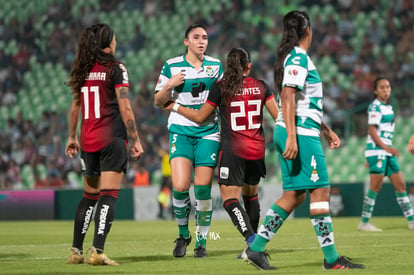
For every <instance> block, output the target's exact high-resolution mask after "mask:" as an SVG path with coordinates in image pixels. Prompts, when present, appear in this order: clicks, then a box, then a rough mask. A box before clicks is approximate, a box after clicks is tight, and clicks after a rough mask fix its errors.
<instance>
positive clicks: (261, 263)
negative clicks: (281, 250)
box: [241, 247, 277, 270]
mask: <svg viewBox="0 0 414 275" xmlns="http://www.w3.org/2000/svg"><path fill="white" fill-rule="evenodd" d="M241 257H242V259H243V261H244V262H248V263H249V264H252V265H253V266H255V267H256V268H257V269H259V270H273V269H277V267H275V266H270V265H269V260H268V258H270V256H269V254H267V253H266V252H256V251H253V250H251V249H250V247H247V248H246V249H245V250H243V252H242V256H241Z"/></svg>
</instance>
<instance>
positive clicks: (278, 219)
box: [250, 204, 289, 252]
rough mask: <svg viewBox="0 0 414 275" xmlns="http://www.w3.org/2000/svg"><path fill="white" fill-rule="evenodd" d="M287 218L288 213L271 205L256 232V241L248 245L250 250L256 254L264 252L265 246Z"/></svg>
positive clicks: (275, 205)
mask: <svg viewBox="0 0 414 275" xmlns="http://www.w3.org/2000/svg"><path fill="white" fill-rule="evenodd" d="M288 216H289V213H287V212H286V211H285V210H284V209H283V208H281V207H280V206H278V205H277V204H273V205H272V207H270V209H269V210H268V211H267V213H266V218H265V220H264V222H263V224H262V225H261V226H260V228H259V230H258V231H257V236H256V239H254V241H253V243H252V244H251V245H250V249H251V250H253V251H256V252H262V251H264V248H265V246H266V244H267V243H268V242H269V241H270V240H271V239H272V238H273V235H274V234H275V233H276V232H277V231H278V230H279V228H280V227H281V226H282V224H283V222H284V221H285V220H286V219H287V217H288Z"/></svg>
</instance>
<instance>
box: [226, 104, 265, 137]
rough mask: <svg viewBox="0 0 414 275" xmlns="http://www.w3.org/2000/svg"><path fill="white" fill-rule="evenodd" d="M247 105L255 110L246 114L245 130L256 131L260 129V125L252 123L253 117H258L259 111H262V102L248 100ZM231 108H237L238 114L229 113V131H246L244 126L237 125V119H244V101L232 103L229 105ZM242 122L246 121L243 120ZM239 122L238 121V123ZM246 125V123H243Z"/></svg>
mask: <svg viewBox="0 0 414 275" xmlns="http://www.w3.org/2000/svg"><path fill="white" fill-rule="evenodd" d="M246 103H247V105H250V106H255V107H256V108H255V109H254V110H252V111H248V112H247V129H249V130H250V129H258V128H260V123H254V122H253V117H255V116H260V110H261V109H262V108H261V107H262V101H261V100H249V101H247V102H246ZM230 106H231V107H238V108H239V111H238V112H231V114H230V118H231V129H232V130H233V131H244V130H246V125H240V124H239V125H237V118H241V117H242V118H246V108H245V101H232V102H231V103H230ZM242 121H246V120H245V119H243V120H242ZM239 122H240V121H239ZM245 124H246V123H245Z"/></svg>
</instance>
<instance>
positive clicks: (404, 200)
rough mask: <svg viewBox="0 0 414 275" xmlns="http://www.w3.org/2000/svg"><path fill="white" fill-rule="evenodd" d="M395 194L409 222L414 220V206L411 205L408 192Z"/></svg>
mask: <svg viewBox="0 0 414 275" xmlns="http://www.w3.org/2000/svg"><path fill="white" fill-rule="evenodd" d="M395 196H396V197H397V203H398V205H399V206H400V208H401V210H402V212H403V214H404V216H405V217H406V218H407V220H408V222H412V221H414V211H413V207H412V206H411V202H410V199H409V198H408V196H407V192H403V193H398V192H395Z"/></svg>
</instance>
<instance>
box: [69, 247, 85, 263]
mask: <svg viewBox="0 0 414 275" xmlns="http://www.w3.org/2000/svg"><path fill="white" fill-rule="evenodd" d="M69 249H70V255H69V258H68V264H83V263H84V262H85V259H84V258H83V255H82V252H81V251H80V250H79V249H77V248H75V247H72V248H69Z"/></svg>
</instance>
